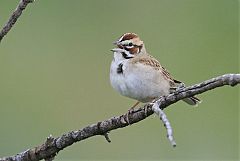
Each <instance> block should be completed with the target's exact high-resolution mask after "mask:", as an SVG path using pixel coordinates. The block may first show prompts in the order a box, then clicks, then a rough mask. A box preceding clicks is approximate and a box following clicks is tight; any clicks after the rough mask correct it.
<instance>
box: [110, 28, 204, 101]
mask: <svg viewBox="0 0 240 161" xmlns="http://www.w3.org/2000/svg"><path fill="white" fill-rule="evenodd" d="M114 44H115V45H116V48H114V49H112V50H111V51H113V53H114V58H113V60H112V63H111V69H110V81H111V85H112V87H113V88H114V89H115V90H116V91H118V92H119V93H120V94H121V95H123V96H126V97H130V98H132V99H135V100H137V101H138V102H137V103H136V104H135V105H137V104H138V103H139V102H143V103H146V102H151V101H153V100H155V99H157V98H159V97H161V96H165V95H168V94H170V93H171V92H174V91H175V90H176V89H177V88H178V87H179V86H180V84H181V82H180V81H178V80H176V79H173V78H172V77H171V75H170V74H169V72H168V71H167V70H166V69H165V68H164V67H162V66H161V64H160V63H159V62H158V61H157V60H156V59H155V58H154V57H153V56H151V55H149V54H148V53H147V51H146V48H145V46H144V43H143V41H142V40H141V39H140V38H139V37H138V35H137V34H135V33H125V34H123V35H122V36H121V37H120V38H119V39H118V40H117V41H116V42H114ZM183 101H185V102H186V103H188V104H190V105H196V104H198V103H199V102H200V100H199V99H198V98H197V97H190V98H186V99H183Z"/></svg>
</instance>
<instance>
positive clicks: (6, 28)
mask: <svg viewBox="0 0 240 161" xmlns="http://www.w3.org/2000/svg"><path fill="white" fill-rule="evenodd" d="M33 1H34V0H20V2H19V4H18V6H17V8H16V9H15V11H14V12H13V13H12V15H11V17H10V18H9V20H8V22H7V23H6V24H5V26H4V27H3V29H2V30H1V32H0V42H1V40H2V39H3V37H4V36H5V35H6V34H7V33H8V32H9V31H10V30H11V28H12V27H13V25H14V24H15V23H16V21H17V19H18V18H19V17H20V16H21V14H22V12H23V10H24V9H25V8H26V7H27V5H28V4H29V3H32V2H33Z"/></svg>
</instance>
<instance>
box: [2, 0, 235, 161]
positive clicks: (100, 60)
mask: <svg viewBox="0 0 240 161" xmlns="http://www.w3.org/2000/svg"><path fill="white" fill-rule="evenodd" d="M17 4H18V0H1V1H0V25H1V27H2V26H3V25H4V24H5V22H6V21H7V19H8V18H9V15H10V14H11V13H12V11H13V10H14V9H15V8H16V5H17ZM238 14H239V13H238V1H237V0H145V1H144V0H141V1H140V0H121V1H117V0H115V1H114V0H101V1H100V0H99V1H98V0H71V1H67V0H51V1H49V0H36V1H35V2H34V3H33V4H30V5H29V6H28V7H27V9H26V11H24V13H23V15H22V16H21V17H20V19H19V20H18V22H17V23H16V25H15V26H14V27H13V29H12V30H11V31H10V32H9V34H8V35H7V36H6V37H5V38H4V39H3V41H2V42H1V44H0V75H1V78H0V130H1V131H0V157H3V156H8V155H13V154H16V153H18V152H21V151H24V150H26V149H28V148H31V147H34V146H36V145H39V144H41V143H43V142H44V141H45V139H46V137H47V136H49V135H50V134H52V135H53V136H55V137H56V136H59V135H61V134H63V133H65V132H67V131H70V130H76V129H79V128H82V127H84V126H86V125H89V124H92V123H95V122H97V121H100V120H104V119H107V118H110V117H112V116H116V115H120V114H122V113H125V112H126V111H127V109H128V108H129V107H131V106H132V105H133V104H134V103H135V101H134V100H131V99H128V98H125V97H122V96H120V95H119V94H118V93H117V92H115V91H114V90H113V89H112V88H111V86H110V83H109V66H110V63H111V60H112V54H111V52H110V49H111V48H113V45H112V42H113V41H114V40H116V39H117V38H118V37H120V36H121V35H122V34H123V33H125V32H136V33H138V34H139V35H140V37H141V38H142V39H143V40H144V41H145V44H146V47H147V50H148V51H149V53H150V54H152V55H153V56H155V57H156V58H157V59H159V60H160V61H161V63H162V65H163V66H165V67H166V68H167V69H168V70H169V71H170V72H171V73H172V75H173V76H174V77H175V78H177V79H179V80H182V81H184V82H185V83H186V84H188V85H191V84H194V83H198V82H201V81H203V80H206V79H209V78H211V77H215V76H218V75H221V74H225V73H239V55H238V45H239V42H238V36H239V33H238V29H239V26H238V20H239V17H238ZM199 97H200V98H201V99H202V100H203V102H202V104H201V105H200V106H199V107H197V108H191V107H189V106H188V105H186V104H184V103H182V102H178V103H176V104H174V105H172V106H171V107H169V108H167V109H166V110H165V112H166V113H167V115H168V118H169V119H170V122H171V124H172V126H173V128H174V134H175V139H176V141H177V147H176V148H175V149H173V148H172V147H171V146H170V144H169V142H168V140H167V139H166V131H165V129H164V127H163V125H162V124H161V122H160V121H159V120H158V118H157V117H149V118H148V119H146V120H144V121H142V122H140V123H138V124H135V125H132V126H130V127H127V128H124V129H119V130H115V131H112V132H111V133H110V138H111V140H112V143H110V144H109V143H107V142H106V141H105V139H104V137H100V136H97V137H93V138H91V139H87V140H85V141H82V142H79V143H77V144H74V145H73V146H71V147H69V148H67V149H65V150H64V151H61V152H60V153H59V154H58V155H57V158H56V160H231V161H233V160H238V158H239V138H238V137H239V87H234V88H231V87H223V88H218V89H216V90H213V91H209V92H207V93H204V94H201V95H199Z"/></svg>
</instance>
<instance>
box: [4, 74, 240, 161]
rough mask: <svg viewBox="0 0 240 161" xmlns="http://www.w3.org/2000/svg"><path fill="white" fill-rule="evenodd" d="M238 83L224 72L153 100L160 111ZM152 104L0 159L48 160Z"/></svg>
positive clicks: (140, 115) (138, 116)
mask: <svg viewBox="0 0 240 161" xmlns="http://www.w3.org/2000/svg"><path fill="white" fill-rule="evenodd" d="M239 83H240V74H226V75H222V76H219V77H216V78H212V79H209V80H207V81H204V82H202V83H199V84H196V85H193V86H189V87H187V88H183V89H180V90H178V91H177V92H175V93H172V94H170V95H168V96H165V97H161V98H160V99H159V100H157V101H158V103H159V108H160V109H162V110H163V109H164V108H166V107H168V106H169V105H171V104H173V103H175V102H177V101H179V100H181V99H183V98H187V97H191V96H194V95H197V94H201V93H203V92H206V91H208V90H212V89H214V88H217V87H221V86H224V85H230V86H235V85H237V84H239ZM152 105H153V104H152V103H149V104H146V105H144V107H142V108H139V109H136V110H134V111H133V112H132V113H130V114H123V115H121V116H117V117H112V118H110V119H107V120H104V121H101V122H98V123H96V124H92V125H89V126H86V127H84V128H82V129H80V130H77V131H70V132H67V133H66V134H63V135H62V136H60V137H57V138H53V137H52V136H50V137H48V139H47V140H46V142H45V143H43V144H42V145H39V146H37V147H35V148H32V149H28V150H26V151H24V152H22V153H19V154H17V155H15V156H10V157H5V158H0V161H6V160H8V161H30V160H31V161H36V160H41V159H45V160H49V159H50V160H52V159H53V158H54V156H55V155H56V154H57V153H58V152H59V151H61V150H63V149H64V148H66V147H68V146H70V145H72V144H73V143H76V142H79V141H82V140H84V139H87V138H89V137H92V136H96V135H104V136H105V137H106V136H107V135H106V134H107V133H108V132H110V131H111V130H114V129H118V128H123V127H126V126H128V125H129V124H128V123H127V121H126V120H127V116H128V117H129V121H130V123H131V124H133V123H137V122H139V121H142V120H144V119H145V118H146V117H148V116H150V115H152V114H153V109H152ZM107 138H108V137H106V139H107ZM107 140H108V139H107Z"/></svg>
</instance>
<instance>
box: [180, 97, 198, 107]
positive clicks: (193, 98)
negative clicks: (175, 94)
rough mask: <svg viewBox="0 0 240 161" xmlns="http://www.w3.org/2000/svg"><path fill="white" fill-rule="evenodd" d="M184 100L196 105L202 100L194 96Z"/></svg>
mask: <svg viewBox="0 0 240 161" xmlns="http://www.w3.org/2000/svg"><path fill="white" fill-rule="evenodd" d="M183 101H184V102H186V103H187V104H189V105H192V106H196V105H198V104H199V103H201V102H202V101H201V100H200V99H199V98H197V97H194V96H193V97H189V98H184V99H183Z"/></svg>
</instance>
